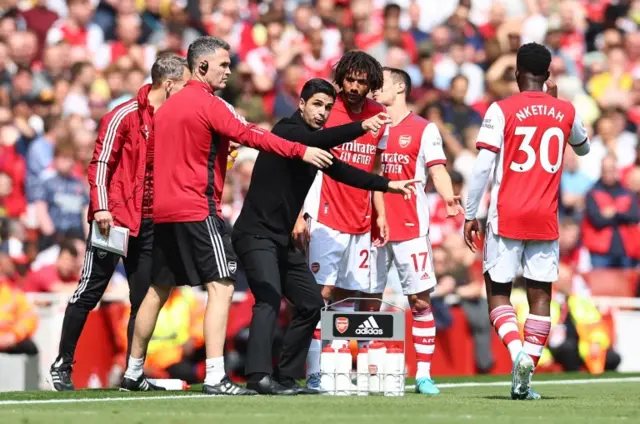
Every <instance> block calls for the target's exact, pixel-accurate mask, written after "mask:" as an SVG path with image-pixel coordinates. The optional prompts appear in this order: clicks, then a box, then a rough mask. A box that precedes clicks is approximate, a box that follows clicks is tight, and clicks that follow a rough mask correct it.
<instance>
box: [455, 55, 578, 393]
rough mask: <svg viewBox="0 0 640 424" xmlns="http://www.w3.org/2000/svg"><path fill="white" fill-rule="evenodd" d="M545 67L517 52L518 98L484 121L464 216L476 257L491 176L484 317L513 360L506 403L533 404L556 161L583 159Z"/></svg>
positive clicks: (568, 112)
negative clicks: (519, 282)
mask: <svg viewBox="0 0 640 424" xmlns="http://www.w3.org/2000/svg"><path fill="white" fill-rule="evenodd" d="M550 64H551V53H550V52H549V51H548V50H547V49H546V48H545V47H544V46H542V45H540V44H537V43H529V44H525V45H523V46H521V47H520V48H519V49H518V53H517V64H516V81H517V83H518V87H519V89H520V93H518V94H516V95H513V96H511V97H509V98H507V99H504V100H500V101H497V102H494V103H492V104H491V106H489V109H488V110H487V113H486V114H485V117H484V121H483V123H482V127H481V128H480V131H479V133H478V138H477V142H476V147H477V148H478V149H479V150H480V152H479V154H478V157H477V159H476V163H475V166H474V169H473V176H472V178H471V180H470V184H469V188H468V200H467V203H466V211H465V219H466V221H465V228H464V234H465V241H466V243H467V245H468V246H469V248H471V249H472V250H474V251H475V249H476V245H475V240H474V238H475V237H477V234H478V231H479V230H480V226H479V223H478V221H477V219H476V213H477V211H478V205H479V204H480V199H481V197H482V195H483V193H484V190H485V187H486V184H487V181H488V180H489V178H490V174H491V173H493V175H492V176H491V177H492V186H491V197H490V198H491V203H490V206H489V212H488V216H487V225H486V235H485V241H484V255H483V256H484V258H483V271H484V278H485V283H486V289H487V297H488V301H489V316H490V319H491V322H492V324H493V326H494V327H495V329H496V331H497V332H498V334H499V335H500V338H501V339H502V341H503V343H504V344H505V346H507V348H508V349H509V353H510V354H511V359H512V361H513V369H512V385H511V398H512V399H539V398H540V395H538V394H537V393H535V392H534V391H533V390H532V389H531V377H532V374H533V371H534V369H535V367H536V365H537V363H538V359H539V358H540V354H541V353H542V350H543V348H544V345H545V344H546V341H547V337H548V336H549V331H550V329H551V319H550V303H551V284H550V283H552V282H553V281H556V280H557V279H558V263H559V249H558V191H559V185H560V178H561V175H562V155H563V151H564V149H565V148H566V144H567V143H568V144H569V146H571V148H573V150H574V151H575V152H576V153H577V154H578V155H580V156H584V155H586V154H587V153H589V140H588V137H587V131H586V130H585V128H584V125H583V123H582V120H581V119H580V117H579V116H578V114H577V113H576V110H575V108H574V107H573V105H572V104H571V103H569V102H566V101H563V100H559V99H557V98H555V92H556V91H557V88H556V87H555V85H554V84H553V83H551V82H550V81H548V79H549V65H550ZM545 82H546V83H545ZM545 85H546V88H547V92H545ZM494 165H495V167H494ZM492 170H493V171H492ZM521 268H522V271H523V276H524V278H525V280H526V285H527V299H528V301H529V311H530V312H529V316H528V317H527V320H526V321H525V325H524V343H523V342H522V341H521V339H520V334H519V331H518V323H517V320H516V313H515V311H514V309H513V306H512V305H511V303H510V300H509V298H510V295H511V283H512V281H513V279H514V278H515V277H516V274H517V273H518V272H519V270H520V269H521Z"/></svg>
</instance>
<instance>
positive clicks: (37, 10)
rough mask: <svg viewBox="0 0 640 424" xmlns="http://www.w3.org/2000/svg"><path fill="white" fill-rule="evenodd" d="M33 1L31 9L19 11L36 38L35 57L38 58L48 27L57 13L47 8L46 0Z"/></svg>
mask: <svg viewBox="0 0 640 424" xmlns="http://www.w3.org/2000/svg"><path fill="white" fill-rule="evenodd" d="M34 3H35V5H34V6H33V7H32V8H31V9H28V10H24V11H22V12H20V15H21V16H22V19H24V22H25V24H26V25H27V29H29V30H30V31H33V33H34V34H35V35H36V37H37V39H38V56H37V58H38V59H40V58H41V55H42V50H43V48H44V46H45V43H46V41H47V33H48V32H49V28H51V26H52V25H53V24H54V23H55V22H56V21H57V20H58V15H57V14H56V13H55V12H53V11H51V10H49V9H47V3H49V1H48V0H36V1H35V2H34Z"/></svg>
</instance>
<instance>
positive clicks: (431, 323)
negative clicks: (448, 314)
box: [411, 307, 436, 378]
mask: <svg viewBox="0 0 640 424" xmlns="http://www.w3.org/2000/svg"><path fill="white" fill-rule="evenodd" d="M411 312H412V313H413V328H412V329H411V334H412V335H413V345H414V347H415V350H416V362H417V368H418V369H417V370H416V378H423V377H426V378H431V359H432V358H433V352H434V351H435V350H436V321H435V320H434V318H433V313H432V312H431V308H430V307H428V308H427V309H423V310H421V311H418V310H416V309H412V310H411Z"/></svg>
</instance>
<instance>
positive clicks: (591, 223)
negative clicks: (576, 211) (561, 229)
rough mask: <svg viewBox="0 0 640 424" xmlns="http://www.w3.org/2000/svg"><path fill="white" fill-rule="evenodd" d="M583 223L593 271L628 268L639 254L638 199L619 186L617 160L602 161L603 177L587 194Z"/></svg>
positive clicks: (608, 158)
mask: <svg viewBox="0 0 640 424" xmlns="http://www.w3.org/2000/svg"><path fill="white" fill-rule="evenodd" d="M586 203H587V210H586V216H585V218H584V220H583V222H582V235H583V238H584V245H585V247H586V248H587V249H589V252H590V254H591V264H592V265H593V267H594V268H630V267H632V266H635V264H636V258H637V253H638V248H637V245H638V237H639V236H640V233H639V230H638V223H639V222H640V212H639V209H638V198H637V197H636V196H635V195H634V194H633V193H631V192H630V191H628V190H627V189H625V188H624V187H622V185H621V184H620V182H619V181H618V178H617V176H616V159H615V157H613V156H612V155H609V156H606V157H605V158H604V160H603V161H602V176H601V177H600V180H598V182H597V183H596V184H595V185H594V187H593V188H592V189H591V190H590V191H589V193H588V194H587V202H586Z"/></svg>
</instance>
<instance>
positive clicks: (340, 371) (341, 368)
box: [336, 347, 353, 396]
mask: <svg viewBox="0 0 640 424" xmlns="http://www.w3.org/2000/svg"><path fill="white" fill-rule="evenodd" d="M352 386H353V383H351V350H349V348H346V347H343V348H342V349H338V353H337V354H336V395H338V396H349V395H350V394H351V388H352Z"/></svg>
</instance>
